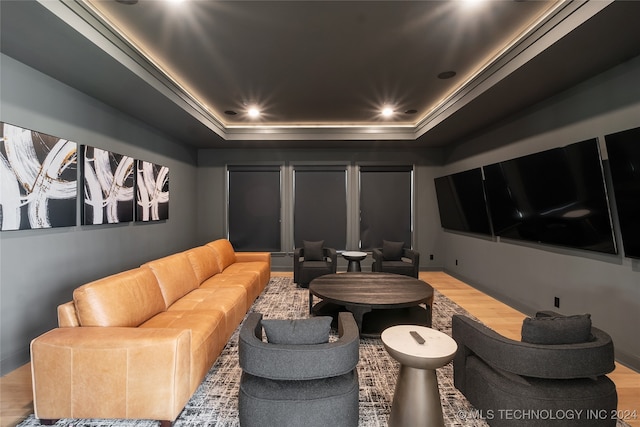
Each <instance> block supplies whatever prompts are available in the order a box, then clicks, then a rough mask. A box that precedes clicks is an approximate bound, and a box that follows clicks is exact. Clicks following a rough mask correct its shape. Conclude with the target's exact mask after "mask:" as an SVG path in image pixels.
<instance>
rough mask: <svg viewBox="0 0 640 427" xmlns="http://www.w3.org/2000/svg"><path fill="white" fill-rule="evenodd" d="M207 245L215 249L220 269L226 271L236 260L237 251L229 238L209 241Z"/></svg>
mask: <svg viewBox="0 0 640 427" xmlns="http://www.w3.org/2000/svg"><path fill="white" fill-rule="evenodd" d="M207 246H208V247H210V248H211V249H213V250H214V251H215V253H216V258H217V260H218V267H219V268H220V271H224V269H225V268H227V267H229V266H230V265H231V264H233V263H234V262H236V251H235V250H234V249H233V246H231V242H230V241H228V240H227V239H218V240H215V241H213V242H210V243H207Z"/></svg>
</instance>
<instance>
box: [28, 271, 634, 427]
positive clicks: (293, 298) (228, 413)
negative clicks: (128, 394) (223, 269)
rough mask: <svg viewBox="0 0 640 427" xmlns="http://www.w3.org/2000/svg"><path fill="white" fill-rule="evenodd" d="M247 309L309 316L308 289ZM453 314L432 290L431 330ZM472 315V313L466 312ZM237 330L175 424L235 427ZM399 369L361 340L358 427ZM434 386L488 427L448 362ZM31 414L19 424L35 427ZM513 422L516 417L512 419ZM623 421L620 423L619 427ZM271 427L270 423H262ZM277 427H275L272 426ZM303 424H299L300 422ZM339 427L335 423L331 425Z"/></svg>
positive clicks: (384, 409) (276, 294)
mask: <svg viewBox="0 0 640 427" xmlns="http://www.w3.org/2000/svg"><path fill="white" fill-rule="evenodd" d="M250 311H254V312H259V313H263V315H264V317H265V318H272V319H297V318H302V317H308V291H307V290H306V289H299V288H296V286H295V285H294V284H293V281H292V279H291V278H288V277H274V278H272V279H271V281H270V282H269V285H268V286H267V288H266V289H265V291H264V292H263V294H262V295H260V297H259V298H258V299H257V300H256V302H255V303H254V304H253V307H252V308H251V310H250ZM454 314H465V315H467V316H470V315H469V313H467V312H466V311H465V310H464V309H462V308H461V307H459V306H458V305H457V304H455V303H454V302H453V301H451V300H450V299H448V298H447V297H445V296H443V295H442V294H440V293H438V292H437V291H436V292H435V293H434V305H433V328H434V329H437V330H439V331H442V332H444V333H446V334H447V335H451V317H452V316H453V315H454ZM470 317H473V316H470ZM238 331H239V328H238V329H237V330H236V332H235V333H234V334H233V336H232V337H231V339H230V340H229V342H228V343H227V345H226V347H225V348H224V350H223V352H222V354H221V355H220V356H219V357H218V360H217V361H216V363H215V364H214V365H213V367H212V368H211V370H210V371H209V373H208V375H207V377H206V378H205V380H204V381H203V383H202V384H201V385H200V387H199V388H198V390H197V391H196V392H195V394H194V395H193V396H192V397H191V399H190V400H189V402H188V403H187V405H186V406H185V408H184V410H183V411H182V413H181V414H180V416H179V417H178V419H177V420H176V422H175V424H174V425H175V426H176V427H187V426H216V427H238V426H239V422H238V407H237V396H238V384H239V380H240V374H241V370H240V367H239V366H238ZM397 373H398V363H397V362H396V361H395V360H393V359H392V358H391V357H390V356H389V355H388V354H387V352H386V351H385V349H384V347H383V346H382V342H381V341H380V340H379V339H361V341H360V363H359V364H358V375H359V379H360V424H359V425H360V426H361V427H386V426H387V420H388V418H389V413H390V410H391V402H392V400H393V392H394V388H395V383H396V377H397ZM437 376H438V384H439V386H440V395H441V400H442V407H443V412H444V418H445V425H446V426H447V427H458V426H464V427H486V426H488V424H487V423H486V422H485V421H484V420H482V419H480V417H479V415H478V413H477V412H476V411H475V410H474V408H473V406H471V405H470V404H469V402H467V400H466V398H465V397H464V396H463V395H462V394H461V393H460V392H459V391H458V390H457V389H456V388H455V387H454V386H453V369H452V366H451V363H449V364H448V365H446V366H444V367H443V368H441V369H438V370H437ZM37 425H39V423H38V422H37V420H36V419H35V418H34V416H33V415H31V416H30V417H29V418H28V419H27V420H25V421H24V422H23V423H21V424H20V425H19V426H20V427H31V426H37ZM56 425H57V426H68V427H71V426H74V427H75V426H87V427H152V426H157V422H153V421H147V420H102V419H91V420H72V419H65V420H60V421H58V422H57V423H56ZM514 426H517V421H514ZM624 426H627V424H625V423H622V422H618V427H624ZM265 427H270V426H265ZM273 427H276V426H273ZM301 427H303V426H301ZM334 427H339V426H334Z"/></svg>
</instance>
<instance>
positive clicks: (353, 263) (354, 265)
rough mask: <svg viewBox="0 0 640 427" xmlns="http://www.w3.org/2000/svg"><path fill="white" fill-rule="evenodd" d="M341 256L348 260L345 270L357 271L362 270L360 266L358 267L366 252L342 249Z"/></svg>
mask: <svg viewBox="0 0 640 427" xmlns="http://www.w3.org/2000/svg"><path fill="white" fill-rule="evenodd" d="M342 257H343V258H344V259H346V260H347V261H349V265H348V266H347V271H352V272H354V271H355V272H358V271H362V267H360V261H362V260H363V259H365V258H366V257H367V253H366V252H359V251H344V252H342Z"/></svg>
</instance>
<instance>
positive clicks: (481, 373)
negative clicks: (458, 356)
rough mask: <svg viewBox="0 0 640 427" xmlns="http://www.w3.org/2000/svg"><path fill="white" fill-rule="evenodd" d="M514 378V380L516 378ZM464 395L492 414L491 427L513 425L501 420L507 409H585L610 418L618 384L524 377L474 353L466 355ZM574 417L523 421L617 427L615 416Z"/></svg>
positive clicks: (602, 380)
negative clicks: (504, 370) (599, 417)
mask: <svg viewBox="0 0 640 427" xmlns="http://www.w3.org/2000/svg"><path fill="white" fill-rule="evenodd" d="M514 379H515V380H514ZM466 381H467V383H466V388H467V390H466V392H465V396H466V397H467V398H468V399H469V402H471V403H472V404H473V405H474V406H475V407H476V409H479V410H482V411H484V412H487V413H489V412H490V413H492V414H493V416H494V417H495V418H494V419H493V420H492V421H491V425H492V426H494V425H495V426H511V425H513V424H509V423H513V420H509V419H507V418H504V419H501V418H500V414H503V413H504V412H500V411H508V410H524V409H526V410H529V411H536V410H538V411H548V412H547V413H551V414H553V413H558V411H565V413H566V412H571V413H572V414H577V413H578V411H582V414H583V415H584V414H585V413H586V411H591V413H598V414H600V413H601V414H603V415H606V417H609V416H610V414H611V413H612V412H615V408H616V406H617V393H616V388H615V384H614V383H613V382H612V381H611V380H610V379H609V378H608V377H606V376H599V377H596V378H576V379H561V380H549V379H541V378H532V377H523V376H517V375H513V374H509V373H506V372H503V371H500V370H497V369H495V368H492V367H490V366H488V365H487V364H485V363H484V362H483V361H482V360H480V359H479V358H477V357H475V356H469V357H468V358H467V375H466ZM597 418H598V417H594V419H591V420H589V419H586V417H582V418H579V417H576V418H575V419H558V420H549V419H541V418H536V417H532V418H531V419H528V420H526V421H522V423H519V424H518V425H522V426H536V427H548V426H554V425H555V426H559V427H560V426H561V427H569V426H575V427H583V426H593V427H596V426H598V427H601V426H611V427H613V426H615V424H616V422H615V420H613V419H609V420H605V419H597Z"/></svg>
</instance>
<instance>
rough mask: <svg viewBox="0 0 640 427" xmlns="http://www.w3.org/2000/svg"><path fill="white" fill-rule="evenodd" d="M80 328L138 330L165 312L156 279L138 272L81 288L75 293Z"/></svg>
mask: <svg viewBox="0 0 640 427" xmlns="http://www.w3.org/2000/svg"><path fill="white" fill-rule="evenodd" d="M73 302H74V304H75V306H76V313H77V316H78V321H79V322H80V325H81V326H129V327H135V326H139V325H140V324H142V323H143V322H145V321H146V320H148V319H150V318H151V317H153V316H155V315H156V314H158V313H161V312H162V311H164V310H165V302H164V298H163V297H162V292H161V291H160V287H159V286H158V281H157V280H156V277H155V276H154V274H153V273H152V272H151V270H150V269H148V268H135V269H133V270H128V271H124V272H122V273H118V274H114V275H112V276H108V277H104V278H102V279H99V280H96V281H94V282H90V283H87V284H85V285H82V286H80V287H79V288H77V289H75V290H74V291H73Z"/></svg>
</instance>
